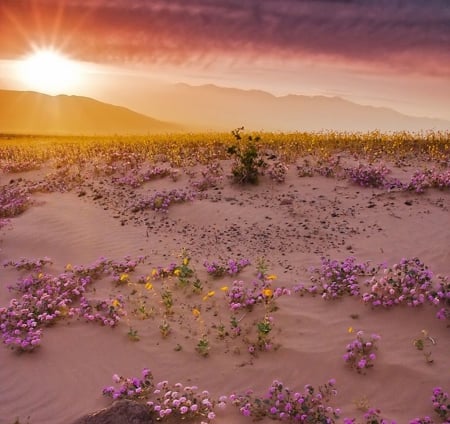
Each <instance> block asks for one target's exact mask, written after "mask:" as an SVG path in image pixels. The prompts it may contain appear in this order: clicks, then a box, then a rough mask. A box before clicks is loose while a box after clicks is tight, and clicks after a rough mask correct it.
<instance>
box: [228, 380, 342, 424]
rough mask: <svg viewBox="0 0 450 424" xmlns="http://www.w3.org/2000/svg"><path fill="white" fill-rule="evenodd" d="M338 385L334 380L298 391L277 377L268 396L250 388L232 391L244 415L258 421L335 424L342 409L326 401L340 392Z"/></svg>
mask: <svg viewBox="0 0 450 424" xmlns="http://www.w3.org/2000/svg"><path fill="white" fill-rule="evenodd" d="M335 384H336V382H335V380H334V379H332V380H330V381H329V382H328V383H326V384H324V385H323V386H319V388H318V389H317V390H316V389H315V388H314V387H313V386H311V385H309V384H308V385H306V386H305V389H304V391H303V393H301V392H294V391H292V390H291V389H289V388H288V387H285V386H284V384H283V383H282V382H280V381H278V380H275V381H274V382H273V383H272V385H271V386H270V387H269V390H268V393H267V394H266V395H265V396H264V397H261V398H260V397H255V396H253V393H252V391H249V392H247V393H246V394H244V395H236V394H232V395H231V396H230V397H229V399H230V401H231V402H232V403H233V405H235V406H237V407H238V408H239V411H240V412H241V414H242V415H244V416H246V417H252V418H253V419H254V420H258V419H262V418H264V417H269V418H272V419H274V420H279V421H287V422H290V423H327V424H333V423H335V422H336V421H335V419H337V418H338V417H339V413H340V411H339V409H333V408H332V407H331V406H327V405H326V404H325V402H328V401H329V400H330V398H331V397H332V396H335V395H336V393H337V392H336V389H335V388H334V386H335Z"/></svg>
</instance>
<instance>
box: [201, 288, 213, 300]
mask: <svg viewBox="0 0 450 424" xmlns="http://www.w3.org/2000/svg"><path fill="white" fill-rule="evenodd" d="M215 294H216V292H215V291H214V290H211V291H209V292H208V293H207V294H206V295H205V296H203V300H208V299H209V298H210V297H213V296H214V295H215Z"/></svg>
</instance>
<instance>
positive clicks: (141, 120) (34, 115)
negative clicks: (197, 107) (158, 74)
mask: <svg viewBox="0 0 450 424" xmlns="http://www.w3.org/2000/svg"><path fill="white" fill-rule="evenodd" d="M182 129H183V128H182V127H181V126H180V125H177V124H172V123H169V122H163V121H159V120H157V119H153V118H150V117H148V116H145V115H142V114H139V113H137V112H133V111H132V110H130V109H127V108H124V107H121V106H114V105H111V104H107V103H103V102H99V101H97V100H94V99H91V98H89V97H81V96H67V95H58V96H50V95H47V94H42V93H37V92H33V91H12V90H0V131H1V132H6V133H26V134H86V135H93V134H99V135H101V134H115V133H117V134H126V133H127V134H146V133H161V132H175V131H181V130H182Z"/></svg>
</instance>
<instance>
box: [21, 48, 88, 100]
mask: <svg viewBox="0 0 450 424" xmlns="http://www.w3.org/2000/svg"><path fill="white" fill-rule="evenodd" d="M17 72H18V77H19V78H20V80H21V81H22V82H23V83H24V84H25V85H26V86H27V87H28V88H31V89H34V90H37V91H40V92H43V93H48V94H63V93H67V92H69V91H71V90H72V89H73V88H75V87H76V86H77V85H78V84H79V83H80V79H81V69H80V65H79V64H78V63H77V62H75V61H72V60H70V59H69V58H67V57H66V56H64V55H63V54H62V53H60V52H58V51H56V50H38V51H35V52H34V53H33V54H32V55H30V56H28V57H26V58H25V59H23V60H21V61H19V62H18V70H17Z"/></svg>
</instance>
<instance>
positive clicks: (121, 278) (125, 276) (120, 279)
mask: <svg viewBox="0 0 450 424" xmlns="http://www.w3.org/2000/svg"><path fill="white" fill-rule="evenodd" d="M119 281H120V282H121V283H126V282H127V281H128V274H121V276H120V278H119Z"/></svg>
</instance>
